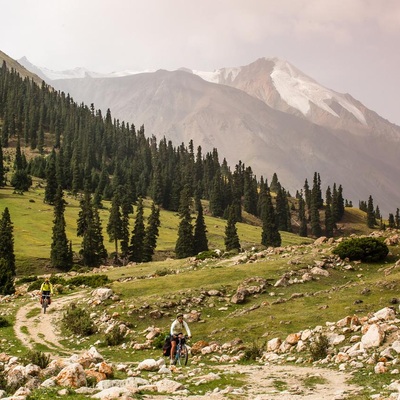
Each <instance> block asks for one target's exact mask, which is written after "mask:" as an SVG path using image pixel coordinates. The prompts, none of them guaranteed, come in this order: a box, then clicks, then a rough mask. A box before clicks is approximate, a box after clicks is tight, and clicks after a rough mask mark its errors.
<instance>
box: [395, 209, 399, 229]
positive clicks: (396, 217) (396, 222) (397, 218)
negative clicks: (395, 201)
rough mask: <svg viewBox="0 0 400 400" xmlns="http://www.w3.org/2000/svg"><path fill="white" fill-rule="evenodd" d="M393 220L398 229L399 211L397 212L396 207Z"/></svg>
mask: <svg viewBox="0 0 400 400" xmlns="http://www.w3.org/2000/svg"><path fill="white" fill-rule="evenodd" d="M394 221H395V224H396V228H397V229H399V228H400V212H399V209H398V208H397V209H396V215H395V217H394Z"/></svg>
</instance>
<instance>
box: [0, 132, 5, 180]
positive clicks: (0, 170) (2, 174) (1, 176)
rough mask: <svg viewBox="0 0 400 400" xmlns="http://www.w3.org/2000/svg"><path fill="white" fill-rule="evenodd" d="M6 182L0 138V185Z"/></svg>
mask: <svg viewBox="0 0 400 400" xmlns="http://www.w3.org/2000/svg"><path fill="white" fill-rule="evenodd" d="M5 184H6V171H5V168H4V158H3V146H2V144H1V139H0V187H3V186H5Z"/></svg>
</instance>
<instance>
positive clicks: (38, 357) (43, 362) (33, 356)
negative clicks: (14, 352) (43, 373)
mask: <svg viewBox="0 0 400 400" xmlns="http://www.w3.org/2000/svg"><path fill="white" fill-rule="evenodd" d="M22 362H23V364H24V365H28V364H34V365H37V366H39V367H40V368H41V369H44V368H46V367H47V366H48V365H49V363H50V355H47V354H45V353H43V352H41V351H28V353H27V354H26V355H25V357H24V358H23V359H22Z"/></svg>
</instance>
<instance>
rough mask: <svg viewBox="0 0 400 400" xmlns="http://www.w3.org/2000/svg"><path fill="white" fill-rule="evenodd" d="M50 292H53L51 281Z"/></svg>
mask: <svg viewBox="0 0 400 400" xmlns="http://www.w3.org/2000/svg"><path fill="white" fill-rule="evenodd" d="M50 293H51V294H53V293H54V292H53V285H52V284H51V283H50Z"/></svg>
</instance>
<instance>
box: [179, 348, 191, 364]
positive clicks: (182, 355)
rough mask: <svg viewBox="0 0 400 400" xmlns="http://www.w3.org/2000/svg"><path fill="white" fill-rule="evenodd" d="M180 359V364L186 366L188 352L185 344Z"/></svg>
mask: <svg viewBox="0 0 400 400" xmlns="http://www.w3.org/2000/svg"><path fill="white" fill-rule="evenodd" d="M180 358H181V360H182V362H183V363H184V365H187V363H188V359H189V351H188V348H187V347H186V344H184V345H183V346H182V349H181V357H180Z"/></svg>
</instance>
